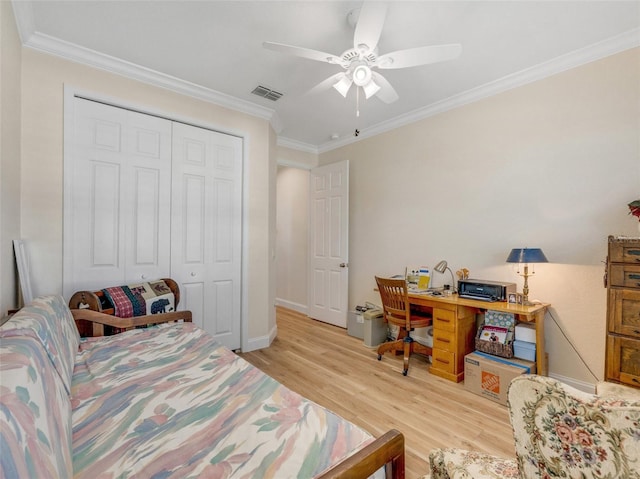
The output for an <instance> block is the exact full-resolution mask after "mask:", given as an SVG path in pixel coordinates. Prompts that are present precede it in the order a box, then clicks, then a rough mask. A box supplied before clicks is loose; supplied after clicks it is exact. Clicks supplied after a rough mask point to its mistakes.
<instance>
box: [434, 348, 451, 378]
mask: <svg viewBox="0 0 640 479" xmlns="http://www.w3.org/2000/svg"><path fill="white" fill-rule="evenodd" d="M431 359H432V364H431V367H432V368H436V369H441V370H442V371H445V372H447V373H449V374H455V373H456V354H455V353H452V352H450V351H444V350H442V349H436V348H433V350H432V352H431Z"/></svg>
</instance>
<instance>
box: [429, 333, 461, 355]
mask: <svg viewBox="0 0 640 479" xmlns="http://www.w3.org/2000/svg"><path fill="white" fill-rule="evenodd" d="M433 348H434V349H441V350H443V351H452V352H455V351H456V348H457V341H456V333H455V332H454V331H448V330H446V329H437V328H433Z"/></svg>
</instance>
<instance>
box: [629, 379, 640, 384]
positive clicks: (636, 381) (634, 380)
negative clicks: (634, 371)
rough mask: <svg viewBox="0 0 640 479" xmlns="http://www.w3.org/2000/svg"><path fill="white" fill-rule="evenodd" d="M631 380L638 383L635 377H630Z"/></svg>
mask: <svg viewBox="0 0 640 479" xmlns="http://www.w3.org/2000/svg"><path fill="white" fill-rule="evenodd" d="M631 380H632V381H633V382H634V383H640V381H638V380H637V379H636V378H631Z"/></svg>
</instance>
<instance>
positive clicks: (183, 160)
mask: <svg viewBox="0 0 640 479" xmlns="http://www.w3.org/2000/svg"><path fill="white" fill-rule="evenodd" d="M173 133H174V134H173V163H172V168H173V189H172V191H173V199H172V202H173V205H172V217H173V222H174V224H180V225H181V227H180V228H175V229H174V230H173V231H172V242H171V251H172V253H171V274H172V277H174V279H176V280H178V281H179V282H180V283H181V284H182V285H184V286H185V288H188V287H191V286H190V285H195V284H198V285H202V288H203V295H202V298H200V297H198V298H197V300H196V298H195V297H193V296H191V297H189V299H188V300H187V301H188V302H186V303H185V304H184V307H185V308H186V309H190V310H192V312H193V314H194V322H196V323H197V324H202V325H203V328H204V329H205V330H206V331H208V332H209V333H210V334H212V335H213V336H214V337H215V338H216V339H217V340H218V341H220V342H221V343H222V344H224V345H225V346H227V347H229V348H231V349H237V348H239V347H240V299H241V298H240V291H241V281H240V277H241V246H242V236H241V218H242V211H241V208H242V196H241V191H242V188H241V184H242V183H241V180H242V141H241V140H240V139H239V138H236V137H232V136H229V135H223V134H220V133H216V132H212V131H210V130H205V129H202V128H197V127H192V126H188V125H183V124H178V123H176V124H174V131H173ZM200 300H202V304H200V303H198V304H197V306H196V305H195V304H192V301H198V302H199V301H200ZM200 308H202V311H203V313H202V314H203V316H202V317H199V316H198V315H197V314H196V312H195V310H196V309H200Z"/></svg>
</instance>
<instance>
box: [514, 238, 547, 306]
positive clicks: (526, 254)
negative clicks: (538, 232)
mask: <svg viewBox="0 0 640 479" xmlns="http://www.w3.org/2000/svg"><path fill="white" fill-rule="evenodd" d="M548 262H549V260H548V259H547V257H546V256H545V255H544V253H543V252H542V250H541V249H540V248H513V249H512V250H511V253H509V257H508V258H507V263H518V264H519V265H520V264H523V265H524V272H523V273H520V270H519V268H518V274H520V275H521V276H522V277H523V278H524V287H523V288H522V304H525V305H531V304H533V303H530V302H529V283H528V281H527V280H528V278H529V276H531V275H533V274H535V271H532V272H531V273H529V264H533V263H548Z"/></svg>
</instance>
